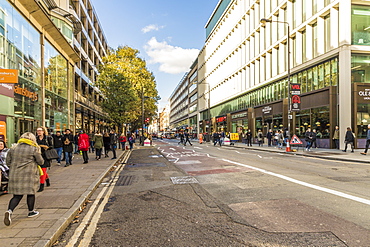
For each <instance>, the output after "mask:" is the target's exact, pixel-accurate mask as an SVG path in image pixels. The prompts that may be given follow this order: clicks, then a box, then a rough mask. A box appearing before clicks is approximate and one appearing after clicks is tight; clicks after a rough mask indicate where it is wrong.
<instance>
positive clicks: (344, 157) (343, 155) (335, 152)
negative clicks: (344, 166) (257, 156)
mask: <svg viewBox="0 0 370 247" xmlns="http://www.w3.org/2000/svg"><path fill="white" fill-rule="evenodd" d="M223 147H226V148H229V147H231V148H232V147H235V148H244V149H248V150H256V151H263V152H274V153H284V154H287V155H302V156H307V157H316V158H322V159H329V160H337V161H346V162H360V163H370V152H369V153H368V154H367V155H362V154H360V153H361V152H363V151H364V149H363V148H362V149H355V150H354V153H351V150H350V149H347V152H343V151H342V150H339V149H325V148H311V150H310V151H306V150H305V148H304V147H303V146H301V147H297V146H294V147H291V150H296V151H295V152H286V147H285V146H284V147H283V149H278V148H277V147H276V146H271V147H268V146H267V145H263V146H262V147H259V146H258V144H253V146H252V147H248V146H247V145H246V144H244V143H241V142H237V143H235V144H234V145H227V146H223Z"/></svg>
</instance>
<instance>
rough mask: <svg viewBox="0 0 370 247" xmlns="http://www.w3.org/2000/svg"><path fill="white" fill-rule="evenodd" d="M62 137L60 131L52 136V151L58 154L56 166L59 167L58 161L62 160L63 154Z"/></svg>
mask: <svg viewBox="0 0 370 247" xmlns="http://www.w3.org/2000/svg"><path fill="white" fill-rule="evenodd" d="M62 139H63V136H62V134H61V133H60V131H57V132H56V134H55V135H53V143H54V149H55V150H56V151H57V153H58V159H57V165H58V166H60V161H61V160H62V154H63V140H62Z"/></svg>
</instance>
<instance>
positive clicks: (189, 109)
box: [170, 60, 198, 134]
mask: <svg viewBox="0 0 370 247" xmlns="http://www.w3.org/2000/svg"><path fill="white" fill-rule="evenodd" d="M170 109H171V110H170V129H171V130H180V129H182V130H187V131H188V132H189V133H192V134H196V133H197V132H198V60H195V61H194V62H193V64H192V65H191V67H190V70H189V72H187V73H186V74H185V75H184V76H183V78H182V79H181V81H180V82H179V84H178V85H177V87H176V89H175V90H174V92H173V93H172V95H171V96H170Z"/></svg>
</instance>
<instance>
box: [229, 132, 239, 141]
mask: <svg viewBox="0 0 370 247" xmlns="http://www.w3.org/2000/svg"><path fill="white" fill-rule="evenodd" d="M230 140H231V141H238V140H239V134H238V133H230Z"/></svg>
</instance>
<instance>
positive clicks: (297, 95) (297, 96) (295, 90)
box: [290, 83, 301, 111]
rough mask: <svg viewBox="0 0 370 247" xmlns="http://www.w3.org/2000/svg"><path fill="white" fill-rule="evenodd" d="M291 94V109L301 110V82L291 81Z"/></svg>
mask: <svg viewBox="0 0 370 247" xmlns="http://www.w3.org/2000/svg"><path fill="white" fill-rule="evenodd" d="M290 95H291V110H292V111H300V110H301V84H297V83H291V84H290Z"/></svg>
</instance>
